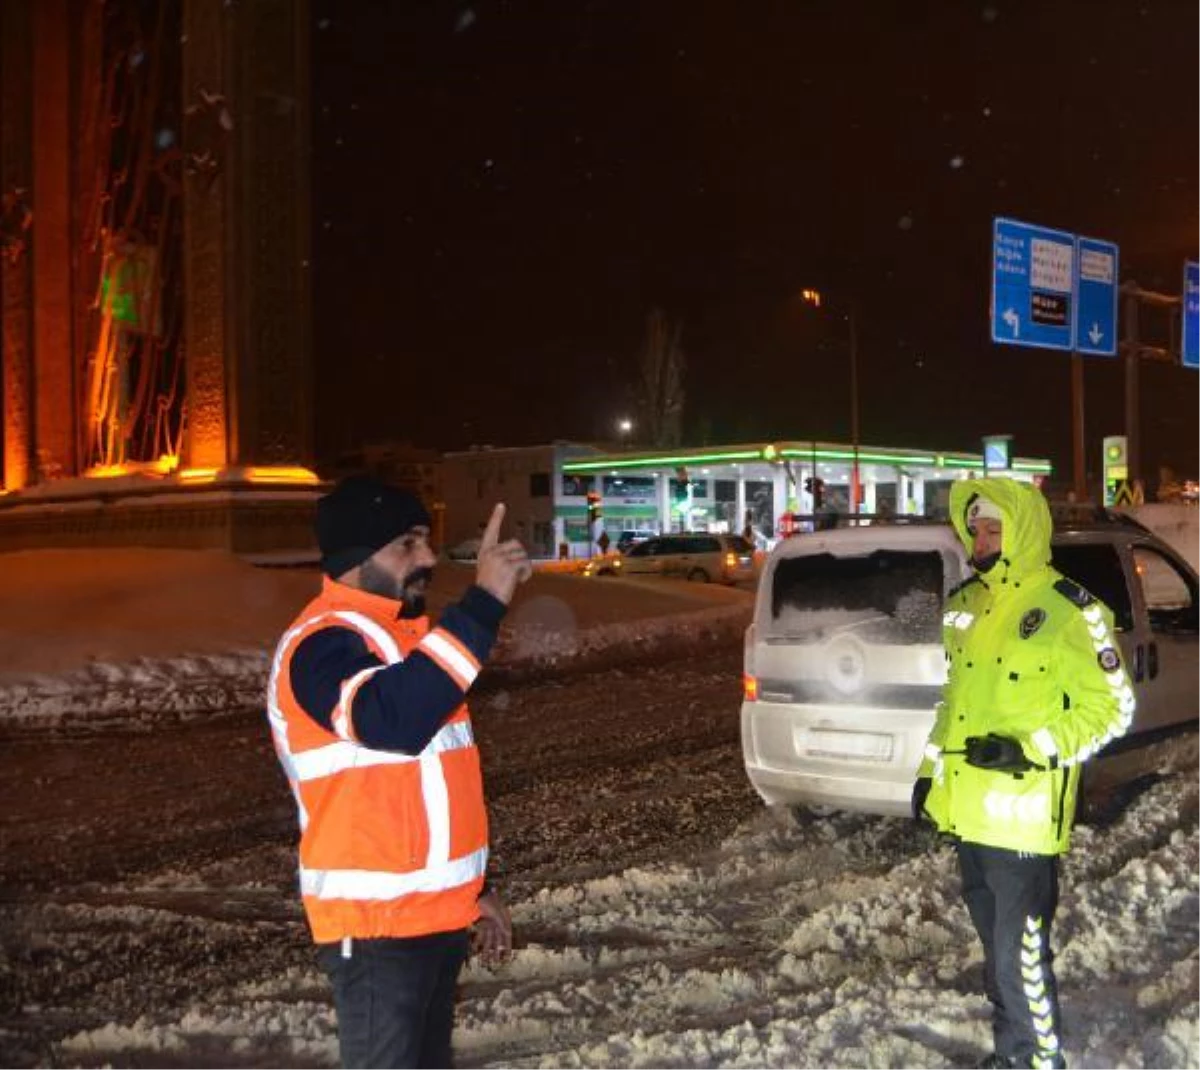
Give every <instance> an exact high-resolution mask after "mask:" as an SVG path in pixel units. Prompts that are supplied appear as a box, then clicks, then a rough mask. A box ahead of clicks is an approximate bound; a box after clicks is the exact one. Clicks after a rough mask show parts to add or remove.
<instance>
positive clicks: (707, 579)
mask: <svg viewBox="0 0 1200 1070" xmlns="http://www.w3.org/2000/svg"><path fill="white" fill-rule="evenodd" d="M612 571H613V572H618V571H619V573H620V574H621V575H622V576H645V575H650V576H677V577H680V578H682V579H686V580H693V581H696V582H699V583H739V582H741V581H743V580H752V579H754V547H753V546H751V545H750V544H749V543H748V542H747V541H746V540H745V539H743V538H742V537H741V536H740V535H724V534H720V535H718V534H712V533H709V532H703V531H695V532H691V531H689V532H681V533H678V534H674V535H656V536H655V537H654V538H652V539H647V540H646V541H645V542H639V543H638V544H637V545H636V546H633V547H631V548H630V550H629V552H628V553H626V554H622V555H621V558H620V564H619V565H617V566H614V567H612Z"/></svg>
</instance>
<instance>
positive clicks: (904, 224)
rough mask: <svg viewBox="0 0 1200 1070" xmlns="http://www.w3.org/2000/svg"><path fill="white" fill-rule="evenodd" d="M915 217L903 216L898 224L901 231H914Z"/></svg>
mask: <svg viewBox="0 0 1200 1070" xmlns="http://www.w3.org/2000/svg"><path fill="white" fill-rule="evenodd" d="M912 225H913V217H912V216H910V215H902V216H901V217H900V219H899V221H898V222H897V223H896V226H898V227H899V228H900V229H901V230H912Z"/></svg>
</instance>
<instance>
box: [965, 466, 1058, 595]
mask: <svg viewBox="0 0 1200 1070" xmlns="http://www.w3.org/2000/svg"><path fill="white" fill-rule="evenodd" d="M976 495H979V497H981V498H986V499H987V500H988V501H989V502H991V503H992V504H993V505H994V506H995V507H996V508H997V509H998V510H999V511H1000V513H1001V514H1002V515H1003V521H1002V523H1003V525H1004V528H1003V531H1002V533H1001V537H1000V558H1001V565H1003V566H1004V567H1005V568H1006V570H1007V571H1006V572H1005V573H1003V575H1006V576H1007V577H1008V578H1011V579H1014V580H1020V579H1021V578H1023V577H1025V576H1028V575H1031V574H1032V573H1034V572H1037V571H1038V570H1040V569H1043V568H1045V567H1047V566H1048V565H1049V564H1050V536H1051V533H1052V531H1053V523H1052V522H1051V520H1050V507H1049V505H1047V504H1046V498H1045V496H1044V495H1043V494H1042V492H1041V491H1040V490H1038V488H1037V487H1035V486H1034V485H1033V484H1032V483H1018V482H1017V481H1016V480H1015V479H970V480H962V481H961V482H957V483H955V484H953V485H952V486H951V487H950V522H951V523H952V524H953V525H954V531H955V533H956V534H957V535H958V537H959V539H960V540H961V542H962V544H963V546H965V547H966V549H967V556H968V557H970V555H971V552H972V549H973V546H974V539H972V538H971V534H970V532H968V531H967V507H968V506H969V505H970V503H971V502H972V500H973V499H974V498H975V496H976ZM984 578H985V580H990V578H991V573H989V574H988V575H987V576H986V577H984Z"/></svg>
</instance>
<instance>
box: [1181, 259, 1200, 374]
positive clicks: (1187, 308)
mask: <svg viewBox="0 0 1200 1070" xmlns="http://www.w3.org/2000/svg"><path fill="white" fill-rule="evenodd" d="M1182 358H1183V366H1184V367H1185V368H1200V264H1197V263H1196V262H1195V261H1194V260H1189V261H1187V263H1186V264H1184V267H1183V352H1182Z"/></svg>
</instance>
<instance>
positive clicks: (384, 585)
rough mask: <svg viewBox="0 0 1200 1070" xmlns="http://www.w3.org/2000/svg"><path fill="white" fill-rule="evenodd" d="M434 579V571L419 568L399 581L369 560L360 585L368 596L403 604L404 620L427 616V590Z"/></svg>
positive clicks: (359, 577)
mask: <svg viewBox="0 0 1200 1070" xmlns="http://www.w3.org/2000/svg"><path fill="white" fill-rule="evenodd" d="M432 579H433V569H431V568H417V569H413V571H412V572H410V573H409V574H408V575H407V576H405V577H404V578H403V579H400V580H398V579H396V577H395V576H393V575H392V574H391V573H390V572H388V571H386V570H385V569H382V568H380V567H379V566H378V565H377V564H376V563H375V562H374V561H371V560H369V559H368V560H366V561H364V562H363V564H362V568H361V569H360V571H359V575H358V582H359V585H360V586H361V587H362V589H363V590H364V591H366V592H367V593H368V594H377V595H379V596H380V597H381V598H390V599H391V600H392V601H393V602H401V603H403V606H402V608H401V610H400V616H401V617H402V618H413V617H421V616H424V615H425V590H426V588H427V587H428V585H429V583H430V582H431V581H432Z"/></svg>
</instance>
